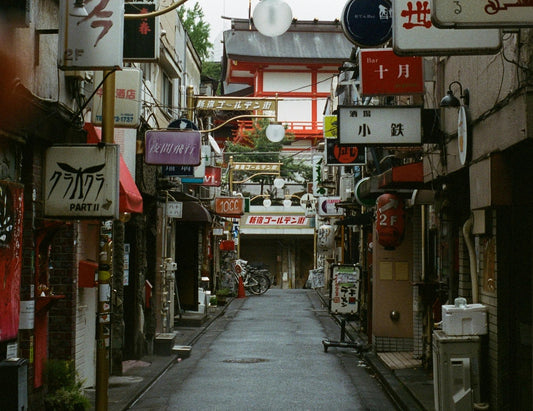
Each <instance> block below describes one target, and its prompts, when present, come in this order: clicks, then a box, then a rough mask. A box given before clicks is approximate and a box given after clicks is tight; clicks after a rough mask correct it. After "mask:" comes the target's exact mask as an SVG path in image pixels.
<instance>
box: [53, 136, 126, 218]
mask: <svg viewBox="0 0 533 411" xmlns="http://www.w3.org/2000/svg"><path fill="white" fill-rule="evenodd" d="M119 152H120V151H119V147H118V145H116V144H106V145H105V146H100V147H99V146H97V145H89V144H86V145H79V146H75V145H72V146H53V147H50V148H48V149H47V150H46V160H45V181H44V195H45V203H44V212H45V215H46V216H47V217H66V218H69V219H72V218H118V207H119V164H120V163H119Z"/></svg>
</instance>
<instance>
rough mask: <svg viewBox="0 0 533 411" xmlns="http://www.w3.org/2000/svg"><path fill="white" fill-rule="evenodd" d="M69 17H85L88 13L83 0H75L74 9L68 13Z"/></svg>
mask: <svg viewBox="0 0 533 411" xmlns="http://www.w3.org/2000/svg"><path fill="white" fill-rule="evenodd" d="M69 15H71V16H72V17H87V16H88V15H89V13H88V12H87V9H86V8H85V0H75V1H74V8H73V9H72V10H71V11H70V13H69Z"/></svg>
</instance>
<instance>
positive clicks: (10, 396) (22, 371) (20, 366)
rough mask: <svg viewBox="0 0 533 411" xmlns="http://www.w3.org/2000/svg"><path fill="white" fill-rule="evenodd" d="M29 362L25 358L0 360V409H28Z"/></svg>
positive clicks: (20, 410) (15, 410) (17, 410)
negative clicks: (0, 389)
mask: <svg viewBox="0 0 533 411" xmlns="http://www.w3.org/2000/svg"><path fill="white" fill-rule="evenodd" d="M27 381H28V362H27V360H25V359H23V358H10V359H8V360H3V361H0V387H2V395H0V410H6V411H8V410H13V411H22V410H27V409H28V385H27Z"/></svg>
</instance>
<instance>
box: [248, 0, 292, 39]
mask: <svg viewBox="0 0 533 411" xmlns="http://www.w3.org/2000/svg"><path fill="white" fill-rule="evenodd" d="M253 21H254V25H255V27H256V28H257V31H259V33H261V34H262V35H264V36H268V37H277V36H281V35H282V34H283V33H285V32H286V31H287V30H288V29H289V27H290V26H291V24H292V10H291V7H290V6H289V5H288V4H287V3H285V2H284V1H282V0H262V1H261V2H260V3H259V4H258V5H257V6H255V9H254V13H253Z"/></svg>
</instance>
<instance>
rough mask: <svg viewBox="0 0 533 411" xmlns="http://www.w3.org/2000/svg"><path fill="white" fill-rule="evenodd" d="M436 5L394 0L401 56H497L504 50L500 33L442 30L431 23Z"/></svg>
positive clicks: (395, 43)
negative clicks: (498, 52) (496, 54)
mask: <svg viewBox="0 0 533 411" xmlns="http://www.w3.org/2000/svg"><path fill="white" fill-rule="evenodd" d="M432 7H433V6H432V2H427V1H424V2H420V1H414V0H394V2H393V3H392V12H393V16H394V18H393V23H392V29H393V36H392V48H393V49H394V53H396V54H398V55H404V56H408V55H411V56H412V55H415V56H446V55H459V54H467V55H474V54H493V53H496V52H497V51H498V50H499V49H500V48H501V36H500V30H498V29H486V30H481V29H479V30H465V29H461V30H456V29H453V28H447V29H439V28H438V27H436V26H435V25H434V24H433V23H432V21H431V11H432Z"/></svg>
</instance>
